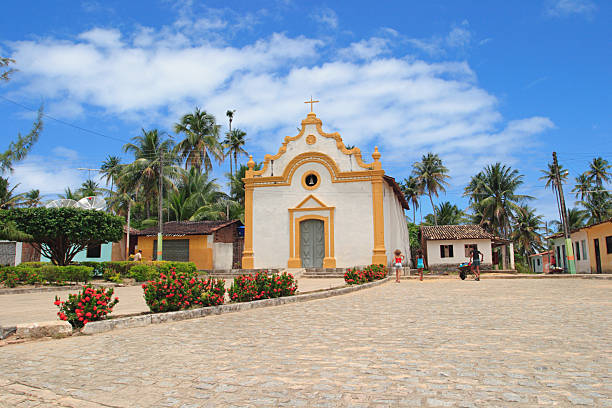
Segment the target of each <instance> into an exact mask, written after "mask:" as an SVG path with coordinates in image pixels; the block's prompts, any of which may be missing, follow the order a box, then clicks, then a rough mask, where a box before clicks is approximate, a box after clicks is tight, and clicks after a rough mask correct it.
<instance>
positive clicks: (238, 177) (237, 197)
mask: <svg viewBox="0 0 612 408" xmlns="http://www.w3.org/2000/svg"><path fill="white" fill-rule="evenodd" d="M248 169H249V168H248V167H247V166H245V165H244V164H241V165H240V167H239V168H238V170H237V171H236V174H234V175H231V174H229V175H228V178H229V188H230V196H231V198H232V200H234V201H237V202H239V203H240V205H242V206H244V182H243V181H242V179H243V178H245V177H246V171H247V170H248ZM253 170H255V171H257V170H261V163H255V166H254V167H253Z"/></svg>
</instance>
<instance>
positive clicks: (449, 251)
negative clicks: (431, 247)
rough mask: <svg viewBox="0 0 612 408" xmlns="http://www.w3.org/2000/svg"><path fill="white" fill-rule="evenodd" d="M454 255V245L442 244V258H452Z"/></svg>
mask: <svg viewBox="0 0 612 408" xmlns="http://www.w3.org/2000/svg"><path fill="white" fill-rule="evenodd" d="M453 256H454V255H453V246H452V245H440V258H452V257H453Z"/></svg>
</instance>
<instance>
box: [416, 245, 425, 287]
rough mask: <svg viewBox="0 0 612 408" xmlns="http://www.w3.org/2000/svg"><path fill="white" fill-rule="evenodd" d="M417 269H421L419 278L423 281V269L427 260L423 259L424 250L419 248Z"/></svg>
mask: <svg viewBox="0 0 612 408" xmlns="http://www.w3.org/2000/svg"><path fill="white" fill-rule="evenodd" d="M416 256H417V269H418V270H419V280H420V281H423V269H424V268H425V261H424V259H423V251H422V250H420V249H419V250H417V253H416Z"/></svg>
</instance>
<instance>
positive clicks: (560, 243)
mask: <svg viewBox="0 0 612 408" xmlns="http://www.w3.org/2000/svg"><path fill="white" fill-rule="evenodd" d="M570 239H571V240H572V245H573V247H572V250H573V251H574V259H575V260H576V273H591V260H590V259H591V258H590V256H591V254H589V241H588V238H587V233H586V231H577V232H574V233H572V234H571V235H570ZM582 241H584V250H585V253H584V254H583V249H582V248H583V246H582ZM552 242H553V250H554V255H555V258H556V257H557V247H560V248H561V252H560V253H561V258H563V247H565V237H559V238H555V239H554V240H553V241H552ZM576 242H578V243H579V245H580V260H578V257H577V254H576ZM584 255H586V257H585V256H584ZM563 262H567V260H564V259H559V260H557V266H558V267H560V268H563ZM568 271H569V270H568Z"/></svg>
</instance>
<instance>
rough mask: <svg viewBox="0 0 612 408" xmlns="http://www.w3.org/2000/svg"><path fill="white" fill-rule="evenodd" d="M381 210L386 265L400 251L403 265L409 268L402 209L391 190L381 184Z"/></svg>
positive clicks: (408, 242)
mask: <svg viewBox="0 0 612 408" xmlns="http://www.w3.org/2000/svg"><path fill="white" fill-rule="evenodd" d="M383 210H384V215H385V249H386V250H387V263H388V265H390V264H391V263H392V261H393V257H394V254H393V252H394V251H395V250H396V249H399V250H400V251H402V254H403V255H404V258H405V265H407V266H410V235H409V233H408V225H407V224H406V216H405V215H404V209H403V208H402V205H401V204H400V202H399V200H398V198H397V196H396V195H395V193H394V192H393V188H392V187H391V186H390V185H389V184H387V183H386V182H385V183H383Z"/></svg>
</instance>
